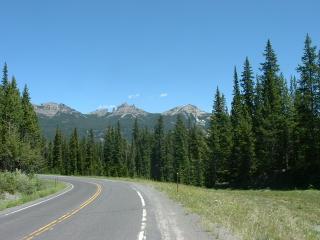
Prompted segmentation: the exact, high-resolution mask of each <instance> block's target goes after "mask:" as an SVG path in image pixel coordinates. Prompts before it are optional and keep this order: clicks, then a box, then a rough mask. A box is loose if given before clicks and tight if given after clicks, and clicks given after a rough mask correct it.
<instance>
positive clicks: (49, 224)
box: [22, 183, 102, 240]
mask: <svg viewBox="0 0 320 240" xmlns="http://www.w3.org/2000/svg"><path fill="white" fill-rule="evenodd" d="M95 185H96V186H97V190H96V192H95V194H93V195H92V196H91V197H90V198H89V199H88V200H86V201H85V202H83V203H82V204H81V205H80V206H79V207H77V208H75V209H73V210H72V211H70V212H68V213H66V214H64V215H62V216H61V217H59V218H57V219H56V220H54V221H52V222H50V223H48V224H47V225H45V226H43V227H41V228H39V229H38V230H36V231H34V232H32V233H30V234H29V235H28V236H25V237H24V238H22V240H31V239H33V238H34V237H36V236H39V235H40V234H42V233H44V232H46V231H48V230H50V229H52V228H53V227H54V226H55V225H57V224H58V223H61V222H62V221H64V220H66V219H68V218H70V217H71V216H73V215H74V214H76V213H77V212H79V211H80V210H81V209H83V208H84V207H86V206H88V205H89V204H90V203H92V202H93V201H94V200H95V199H96V198H97V197H98V196H99V195H100V194H101V192H102V188H101V185H99V184H97V183H95Z"/></svg>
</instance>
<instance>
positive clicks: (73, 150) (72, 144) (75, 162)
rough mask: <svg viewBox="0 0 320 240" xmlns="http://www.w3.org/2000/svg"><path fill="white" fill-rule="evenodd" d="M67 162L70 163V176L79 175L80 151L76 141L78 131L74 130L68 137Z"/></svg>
mask: <svg viewBox="0 0 320 240" xmlns="http://www.w3.org/2000/svg"><path fill="white" fill-rule="evenodd" d="M69 151H70V153H69V161H70V174H73V175H78V174H79V173H80V169H78V168H79V162H80V151H79V141H78V131H77V129H76V128H75V129H74V130H73V133H72V135H71V137H70V141H69Z"/></svg>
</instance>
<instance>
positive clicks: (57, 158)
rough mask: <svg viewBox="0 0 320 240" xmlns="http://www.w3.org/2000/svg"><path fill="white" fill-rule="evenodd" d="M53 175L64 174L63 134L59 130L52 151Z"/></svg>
mask: <svg viewBox="0 0 320 240" xmlns="http://www.w3.org/2000/svg"><path fill="white" fill-rule="evenodd" d="M52 151H53V153H52V166H51V167H50V168H51V169H52V173H61V172H62V134H61V131H60V129H59V128H57V129H56V134H55V137H54V140H53V149H52Z"/></svg>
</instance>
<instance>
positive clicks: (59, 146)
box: [0, 36, 320, 188]
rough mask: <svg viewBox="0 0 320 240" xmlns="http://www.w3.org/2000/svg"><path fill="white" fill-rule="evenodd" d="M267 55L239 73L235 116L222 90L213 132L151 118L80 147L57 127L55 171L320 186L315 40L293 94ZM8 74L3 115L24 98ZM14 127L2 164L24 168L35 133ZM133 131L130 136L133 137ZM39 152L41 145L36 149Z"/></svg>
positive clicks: (319, 80) (270, 52)
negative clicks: (255, 66)
mask: <svg viewBox="0 0 320 240" xmlns="http://www.w3.org/2000/svg"><path fill="white" fill-rule="evenodd" d="M263 56H264V61H263V63H261V69H260V72H259V74H258V75H257V77H256V78H254V77H253V76H254V73H253V71H252V68H251V65H250V62H249V60H248V58H246V59H245V61H244V65H243V71H242V73H241V78H240V79H238V74H237V71H236V69H235V70H234V80H233V85H234V88H233V100H232V103H231V111H230V112H229V111H228V109H227V104H226V101H225V97H224V95H223V94H222V93H221V92H220V91H219V89H218V88H217V90H216V93H215V96H214V103H213V111H212V114H211V116H210V125H209V126H208V129H207V130H208V131H204V129H203V128H199V127H197V126H196V125H195V124H194V119H189V121H188V122H187V121H186V119H187V118H186V117H185V116H178V118H177V119H176V121H175V122H174V121H172V119H170V121H171V122H173V123H174V125H173V129H168V128H166V120H165V117H160V118H158V120H156V119H153V120H152V121H151V120H150V121H149V122H148V124H151V123H155V124H154V125H155V126H154V128H153V130H151V131H150V130H148V129H147V128H144V127H142V121H143V119H135V121H134V123H133V126H132V131H131V133H130V132H129V131H128V129H127V126H122V125H121V127H120V122H118V123H117V124H114V125H111V126H109V127H108V128H107V130H106V133H105V136H104V138H103V140H100V141H99V140H97V139H95V138H94V132H93V130H91V131H89V132H88V134H87V135H86V136H85V137H84V138H83V139H82V140H81V141H79V140H78V132H77V130H74V132H73V133H72V135H71V136H70V137H69V140H66V136H62V133H61V131H60V130H57V131H56V137H55V139H54V141H53V143H51V142H50V141H49V142H47V143H45V144H44V147H43V148H44V150H43V151H42V152H43V154H42V155H43V156H45V158H46V162H47V170H48V171H51V172H54V173H63V174H79V175H92V174H94V175H101V174H104V175H106V176H115V177H127V176H128V177H139V178H152V179H153V180H157V181H171V182H175V181H178V182H181V183H184V184H192V185H196V186H206V187H234V188H252V187H255V188H261V187H273V188H292V187H308V186H309V185H312V186H315V187H317V188H319V187H320V179H319V175H320V56H319V54H317V52H316V47H315V46H313V45H312V42H311V38H310V37H309V36H307V37H306V40H305V47H304V53H303V57H302V59H301V64H300V65H299V66H298V68H297V71H298V73H299V75H300V76H299V78H297V79H296V77H294V76H293V77H292V78H291V79H290V87H289V88H288V86H287V85H288V84H287V79H285V77H284V75H283V74H282V73H281V72H280V66H279V65H278V61H277V55H276V53H275V51H274V49H273V47H272V44H271V41H270V40H268V41H267V44H266V48H265V51H264V53H263ZM6 71H7V70H6V69H4V77H3V87H2V88H1V89H2V90H1V92H0V93H1V96H4V95H5V94H8V92H10V94H9V95H10V98H8V99H6V101H3V100H2V101H1V105H0V106H1V108H2V109H4V106H6V104H8V103H7V102H10V104H12V105H14V104H15V103H16V100H15V99H18V98H17V96H18V95H19V94H18V91H17V89H16V87H15V84H14V82H13V83H11V82H8V81H6V79H7V75H6V74H5V73H6ZM4 86H6V87H4ZM8 89H11V90H10V91H9V90H8ZM24 92H25V94H23V95H25V97H24V99H28V94H27V90H25V91H24ZM2 99H3V97H2ZM26 102H28V101H26ZM24 106H29V107H23V108H22V109H23V111H22V112H25V113H24V116H31V117H29V118H30V119H29V120H28V121H22V122H23V123H24V124H23V126H29V127H28V129H29V130H28V131H31V130H30V129H33V130H32V131H31V132H32V134H33V135H31V134H27V135H31V136H33V137H32V138H33V139H36V138H37V136H38V135H37V129H36V128H34V127H32V126H36V125H37V124H36V122H35V120H34V119H33V118H32V113H30V114H29V113H27V112H28V111H27V110H26V109H29V110H30V105H29V104H24ZM17 109H19V107H17ZM5 112H8V111H4V112H3V113H2V116H3V117H2V118H3V119H9V122H15V120H13V119H17V121H18V117H17V116H19V113H16V114H17V115H16V114H11V113H10V114H9V113H8V114H4V113H5ZM18 112H19V111H18ZM32 119H33V120H32ZM19 121H20V120H19ZM19 121H18V122H19ZM20 122H21V121H20ZM186 122H187V124H186ZM173 123H171V124H173ZM126 125H127V123H126ZM186 125H187V126H186ZM8 126H10V133H11V134H10V137H9V138H8V137H6V138H2V141H3V142H4V143H6V144H5V145H1V146H0V148H1V150H0V152H1V154H2V155H0V156H1V157H2V158H1V159H6V161H2V162H1V164H2V165H1V166H6V168H8V169H13V168H14V167H15V166H18V163H19V164H22V163H23V161H21V160H20V158H19V157H20V156H21V154H23V153H22V152H21V149H24V148H25V147H26V146H25V145H23V144H25V143H24V142H23V144H22V145H21V144H18V143H19V136H25V135H26V134H25V133H23V134H22V135H21V131H20V125H19V124H17V125H16V126H17V127H16V128H14V127H13V128H12V125H11V124H9V125H8V124H2V128H1V131H2V132H3V133H4V134H7V133H8V131H9V130H8V129H9V128H8ZM144 126H145V125H144ZM70 130H71V129H70ZM128 133H129V134H131V137H130V138H126V137H127V136H128ZM19 134H20V135H19ZM67 137H68V136H67ZM23 138H24V137H23ZM27 139H28V138H27ZM127 139H130V141H128V140H127ZM28 141H29V140H27V144H28ZM29 145H30V144H29ZM29 145H27V146H29ZM35 145H36V144H35ZM32 147H33V143H32V144H31V145H30V147H29V151H31V150H33V148H32ZM26 149H28V148H27V147H26ZM23 152H27V150H23ZM35 153H36V152H35ZM29 155H30V156H32V154H29ZM34 156H36V154H34ZM8 159H12V160H10V161H8ZM25 159H28V157H25ZM32 161H34V162H39V161H36V160H30V162H32ZM19 166H20V165H19ZM2 168H3V167H2Z"/></svg>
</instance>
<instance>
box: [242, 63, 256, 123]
mask: <svg viewBox="0 0 320 240" xmlns="http://www.w3.org/2000/svg"><path fill="white" fill-rule="evenodd" d="M241 76H242V78H241V87H242V89H243V91H242V92H243V93H242V95H243V98H244V103H245V105H246V108H247V111H248V112H249V115H250V116H251V117H252V116H253V113H254V80H253V72H252V68H251V65H250V62H249V59H248V57H247V58H246V60H245V62H244V65H243V72H242V75H241Z"/></svg>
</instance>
